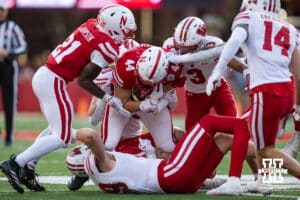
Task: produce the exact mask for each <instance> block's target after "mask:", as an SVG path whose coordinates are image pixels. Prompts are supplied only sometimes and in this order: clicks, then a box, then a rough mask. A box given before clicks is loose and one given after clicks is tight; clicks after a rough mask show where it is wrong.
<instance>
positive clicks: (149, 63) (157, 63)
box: [137, 46, 168, 87]
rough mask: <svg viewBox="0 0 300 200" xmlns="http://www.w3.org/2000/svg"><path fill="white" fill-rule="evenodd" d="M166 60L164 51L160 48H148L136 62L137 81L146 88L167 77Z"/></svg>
mask: <svg viewBox="0 0 300 200" xmlns="http://www.w3.org/2000/svg"><path fill="white" fill-rule="evenodd" d="M167 67H168V60H167V56H166V53H165V51H164V50H163V49H162V48H160V47H155V46H152V47H149V48H148V49H146V50H145V51H144V52H143V53H142V54H141V56H140V58H139V59H138V61H137V75H138V78H139V80H140V81H141V82H142V83H143V84H145V85H148V86H153V87H154V86H156V85H158V84H159V83H160V82H162V80H163V79H164V78H165V76H166V75H167Z"/></svg>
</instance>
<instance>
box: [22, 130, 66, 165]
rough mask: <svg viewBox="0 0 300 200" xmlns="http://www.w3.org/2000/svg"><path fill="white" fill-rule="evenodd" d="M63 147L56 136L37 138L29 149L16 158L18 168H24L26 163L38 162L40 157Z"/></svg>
mask: <svg viewBox="0 0 300 200" xmlns="http://www.w3.org/2000/svg"><path fill="white" fill-rule="evenodd" d="M63 147H65V144H64V143H63V141H62V140H61V139H60V138H58V137H57V136H56V135H46V136H43V137H39V138H37V139H36V140H35V142H34V143H33V144H32V145H31V146H30V147H28V148H27V149H26V150H25V151H23V152H22V153H20V154H19V155H18V156H17V157H16V162H17V163H18V164H19V166H21V167H24V166H25V164H26V163H27V162H29V161H33V160H38V159H39V158H40V157H42V156H44V155H46V154H48V153H50V152H52V151H54V150H56V149H60V148H63Z"/></svg>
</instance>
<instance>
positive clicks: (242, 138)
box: [228, 119, 250, 177]
mask: <svg viewBox="0 0 300 200" xmlns="http://www.w3.org/2000/svg"><path fill="white" fill-rule="evenodd" d="M233 134H234V135H233V142H232V148H231V160H230V169H229V174H228V175H229V176H236V177H241V174H242V169H243V164H244V160H245V158H246V156H247V150H248V142H249V139H250V133H249V131H248V126H247V122H246V121H244V120H242V119H239V122H238V123H236V126H235V128H234V133H233Z"/></svg>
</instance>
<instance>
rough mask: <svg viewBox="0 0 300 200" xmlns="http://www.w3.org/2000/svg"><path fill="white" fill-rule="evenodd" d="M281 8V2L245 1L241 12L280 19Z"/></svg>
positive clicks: (273, 0) (265, 0)
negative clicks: (256, 13)
mask: <svg viewBox="0 0 300 200" xmlns="http://www.w3.org/2000/svg"><path fill="white" fill-rule="evenodd" d="M280 8H281V5H280V0H243V2H242V5H241V9H240V11H246V10H250V11H255V12H263V13H267V14H269V15H272V16H274V17H279V15H280Z"/></svg>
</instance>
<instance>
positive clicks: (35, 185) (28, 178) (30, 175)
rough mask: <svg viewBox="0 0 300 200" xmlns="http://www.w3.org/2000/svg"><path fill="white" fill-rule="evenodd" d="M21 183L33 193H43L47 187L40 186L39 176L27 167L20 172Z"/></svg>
mask: <svg viewBox="0 0 300 200" xmlns="http://www.w3.org/2000/svg"><path fill="white" fill-rule="evenodd" d="M20 182H21V183H22V184H24V185H26V187H27V188H28V189H29V190H31V191H36V192H41V191H45V187H44V186H42V185H40V184H39V181H38V177H37V174H35V173H34V170H31V169H29V168H28V167H27V165H25V167H24V168H22V169H21V171H20Z"/></svg>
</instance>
